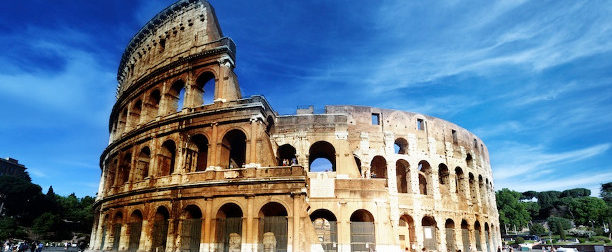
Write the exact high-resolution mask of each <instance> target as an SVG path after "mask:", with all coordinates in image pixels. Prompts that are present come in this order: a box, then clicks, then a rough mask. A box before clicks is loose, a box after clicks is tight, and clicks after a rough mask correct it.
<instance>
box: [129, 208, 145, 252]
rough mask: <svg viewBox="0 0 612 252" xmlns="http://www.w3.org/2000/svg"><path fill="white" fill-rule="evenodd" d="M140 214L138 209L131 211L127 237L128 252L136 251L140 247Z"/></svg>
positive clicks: (141, 217)
mask: <svg viewBox="0 0 612 252" xmlns="http://www.w3.org/2000/svg"><path fill="white" fill-rule="evenodd" d="M143 219H144V218H143V216H142V212H141V211H140V210H138V209H136V210H134V211H132V214H131V215H130V220H129V223H128V229H127V233H128V234H127V237H128V238H129V240H128V251H137V250H138V248H139V246H140V234H141V233H142V221H143Z"/></svg>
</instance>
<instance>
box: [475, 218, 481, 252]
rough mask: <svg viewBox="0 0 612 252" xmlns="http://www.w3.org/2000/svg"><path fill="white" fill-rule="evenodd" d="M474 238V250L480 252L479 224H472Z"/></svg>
mask: <svg viewBox="0 0 612 252" xmlns="http://www.w3.org/2000/svg"><path fill="white" fill-rule="evenodd" d="M474 236H475V238H476V239H475V240H476V250H478V251H482V243H481V241H480V222H478V221H476V222H474Z"/></svg>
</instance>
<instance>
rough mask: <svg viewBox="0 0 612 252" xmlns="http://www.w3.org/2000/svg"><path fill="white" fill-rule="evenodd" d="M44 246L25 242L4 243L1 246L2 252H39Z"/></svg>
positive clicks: (39, 243)
mask: <svg viewBox="0 0 612 252" xmlns="http://www.w3.org/2000/svg"><path fill="white" fill-rule="evenodd" d="M44 246H45V245H44V244H43V243H42V242H38V241H33V242H31V243H27V242H11V241H5V242H4V246H2V252H27V251H28V250H29V251H30V252H41V251H42V249H43V247H44Z"/></svg>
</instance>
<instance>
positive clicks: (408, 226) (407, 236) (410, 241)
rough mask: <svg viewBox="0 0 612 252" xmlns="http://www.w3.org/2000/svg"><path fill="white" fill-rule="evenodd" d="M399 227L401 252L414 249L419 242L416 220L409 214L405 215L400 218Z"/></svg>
mask: <svg viewBox="0 0 612 252" xmlns="http://www.w3.org/2000/svg"><path fill="white" fill-rule="evenodd" d="M398 226H399V227H398V233H399V241H400V248H401V251H405V250H406V248H408V249H409V250H410V249H412V247H413V245H414V246H416V242H417V239H416V231H415V225H414V219H413V218H412V216H410V215H408V214H403V215H402V216H400V219H399V225H398Z"/></svg>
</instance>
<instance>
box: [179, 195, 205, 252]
mask: <svg viewBox="0 0 612 252" xmlns="http://www.w3.org/2000/svg"><path fill="white" fill-rule="evenodd" d="M201 231H202V211H201V210H200V208H199V207H197V206H195V205H189V206H187V207H185V209H184V210H183V214H182V216H181V237H180V238H181V251H190V252H199V251H200V237H201V234H202V232H201Z"/></svg>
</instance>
